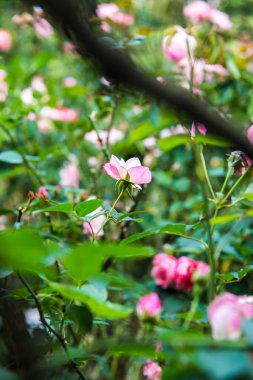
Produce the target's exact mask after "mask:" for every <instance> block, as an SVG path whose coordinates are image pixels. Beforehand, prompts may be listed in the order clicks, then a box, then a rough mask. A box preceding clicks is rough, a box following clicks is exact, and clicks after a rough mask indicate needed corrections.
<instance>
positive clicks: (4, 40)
mask: <svg viewBox="0 0 253 380" xmlns="http://www.w3.org/2000/svg"><path fill="white" fill-rule="evenodd" d="M11 48H12V36H11V33H10V32H9V31H8V30H6V29H0V52H1V51H2V52H4V53H8V52H9V51H10V50H11Z"/></svg>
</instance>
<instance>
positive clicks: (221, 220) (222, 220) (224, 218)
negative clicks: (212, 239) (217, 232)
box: [210, 214, 242, 226]
mask: <svg viewBox="0 0 253 380" xmlns="http://www.w3.org/2000/svg"><path fill="white" fill-rule="evenodd" d="M241 217H242V215H241V214H231V215H221V216H217V217H216V218H212V219H211V220H210V222H211V224H212V225H213V226H215V225H217V224H226V223H229V222H233V221H234V220H238V219H240V218H241Z"/></svg>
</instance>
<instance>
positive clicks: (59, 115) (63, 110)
mask: <svg viewBox="0 0 253 380" xmlns="http://www.w3.org/2000/svg"><path fill="white" fill-rule="evenodd" d="M78 117H79V116H78V112H77V111H75V110H73V109H71V108H67V107H58V108H56V112H55V116H54V120H57V121H62V122H65V123H70V122H74V121H76V120H78Z"/></svg>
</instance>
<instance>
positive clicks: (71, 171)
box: [60, 162, 79, 187]
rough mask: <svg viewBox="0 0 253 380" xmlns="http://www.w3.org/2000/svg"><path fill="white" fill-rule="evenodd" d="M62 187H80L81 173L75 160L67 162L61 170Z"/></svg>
mask: <svg viewBox="0 0 253 380" xmlns="http://www.w3.org/2000/svg"><path fill="white" fill-rule="evenodd" d="M60 184H61V186H62V187H79V173H78V168H77V165H76V164H75V163H74V162H70V163H67V164H66V165H65V166H64V167H63V168H62V169H61V171H60Z"/></svg>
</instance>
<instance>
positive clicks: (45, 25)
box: [33, 7, 53, 39]
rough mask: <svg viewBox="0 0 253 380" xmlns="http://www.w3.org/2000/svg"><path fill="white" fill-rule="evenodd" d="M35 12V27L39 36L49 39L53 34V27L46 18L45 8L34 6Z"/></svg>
mask: <svg viewBox="0 0 253 380" xmlns="http://www.w3.org/2000/svg"><path fill="white" fill-rule="evenodd" d="M33 9H34V14H33V27H34V30H35V32H36V34H37V36H38V37H39V38H45V39H48V38H50V37H51V36H52V34H53V28H52V26H51V25H50V24H49V22H48V21H47V20H46V19H45V18H44V12H43V9H41V8H40V7H34V8H33Z"/></svg>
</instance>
